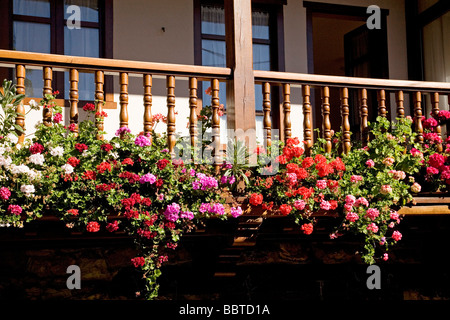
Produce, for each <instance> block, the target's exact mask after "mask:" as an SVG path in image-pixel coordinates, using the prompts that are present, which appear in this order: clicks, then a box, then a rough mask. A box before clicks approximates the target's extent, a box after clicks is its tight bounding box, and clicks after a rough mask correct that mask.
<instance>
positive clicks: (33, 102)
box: [28, 99, 39, 108]
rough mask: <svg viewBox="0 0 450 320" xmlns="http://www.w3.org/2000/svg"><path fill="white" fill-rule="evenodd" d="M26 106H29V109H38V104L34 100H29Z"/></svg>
mask: <svg viewBox="0 0 450 320" xmlns="http://www.w3.org/2000/svg"><path fill="white" fill-rule="evenodd" d="M28 105H29V106H30V107H32V108H37V107H39V105H38V103H37V102H36V101H34V99H31V100H30V101H29V102H28Z"/></svg>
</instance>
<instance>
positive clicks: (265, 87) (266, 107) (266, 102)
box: [262, 82, 272, 147]
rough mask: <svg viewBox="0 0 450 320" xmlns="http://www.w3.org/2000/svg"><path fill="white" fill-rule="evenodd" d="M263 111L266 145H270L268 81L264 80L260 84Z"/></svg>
mask: <svg viewBox="0 0 450 320" xmlns="http://www.w3.org/2000/svg"><path fill="white" fill-rule="evenodd" d="M262 94H263V112H264V119H263V125H264V132H265V134H266V146H267V147H270V146H271V145H272V119H271V118H270V83H269V82H264V83H263V85H262Z"/></svg>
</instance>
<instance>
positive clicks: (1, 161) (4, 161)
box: [0, 156, 12, 167]
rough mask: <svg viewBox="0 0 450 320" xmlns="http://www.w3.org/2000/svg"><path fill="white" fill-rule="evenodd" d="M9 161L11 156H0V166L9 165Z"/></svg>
mask: <svg viewBox="0 0 450 320" xmlns="http://www.w3.org/2000/svg"><path fill="white" fill-rule="evenodd" d="M11 163H12V159H11V157H9V156H8V157H7V158H5V157H4V156H0V167H2V166H3V167H8V166H9V165H11Z"/></svg>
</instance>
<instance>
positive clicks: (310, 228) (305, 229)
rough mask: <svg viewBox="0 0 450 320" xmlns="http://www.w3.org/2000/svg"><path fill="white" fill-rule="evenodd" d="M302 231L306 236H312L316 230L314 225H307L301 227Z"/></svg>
mask: <svg viewBox="0 0 450 320" xmlns="http://www.w3.org/2000/svg"><path fill="white" fill-rule="evenodd" d="M301 229H302V231H303V233H304V234H311V233H312V232H313V230H314V226H313V225H312V223H305V224H303V225H302V226H301Z"/></svg>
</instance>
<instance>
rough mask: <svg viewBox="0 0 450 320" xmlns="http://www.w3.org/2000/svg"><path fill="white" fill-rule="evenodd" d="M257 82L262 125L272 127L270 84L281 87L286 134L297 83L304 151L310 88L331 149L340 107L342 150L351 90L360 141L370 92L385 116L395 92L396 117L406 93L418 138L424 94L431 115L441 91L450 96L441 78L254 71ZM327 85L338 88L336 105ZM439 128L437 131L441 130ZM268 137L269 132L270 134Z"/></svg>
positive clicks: (309, 129) (365, 135) (308, 138)
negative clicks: (335, 113)
mask: <svg viewBox="0 0 450 320" xmlns="http://www.w3.org/2000/svg"><path fill="white" fill-rule="evenodd" d="M254 75H255V81H256V83H259V84H262V88H263V92H262V93H263V96H264V106H263V110H264V129H265V130H269V131H270V129H271V122H270V100H269V96H270V89H271V87H273V86H280V87H281V88H282V106H283V124H284V136H285V138H288V137H290V135H291V126H292V122H291V118H290V105H291V101H290V92H291V87H300V88H301V90H302V99H303V101H301V103H302V105H303V116H304V117H303V140H304V141H305V142H306V144H305V149H306V150H305V151H306V152H307V153H308V152H309V150H310V148H311V146H312V144H313V130H314V128H313V106H312V104H311V91H312V89H313V88H315V89H317V90H318V91H319V92H320V100H321V101H320V103H319V104H317V105H316V107H320V111H321V116H322V119H320V120H321V121H320V122H321V123H322V128H321V129H322V130H321V134H322V138H324V139H325V140H326V146H325V149H326V150H327V151H331V134H330V132H331V119H330V114H331V111H332V109H331V108H336V107H338V108H340V116H341V121H340V125H341V127H342V131H343V142H342V150H343V151H344V152H345V153H348V152H349V151H350V148H351V141H350V135H351V130H350V119H349V117H350V109H349V100H350V98H351V97H350V94H349V92H350V90H353V93H357V99H354V100H356V101H354V104H355V105H356V107H357V110H355V111H357V112H358V117H359V123H360V128H359V130H358V131H359V132H360V139H361V141H362V143H363V144H365V143H367V142H368V141H369V132H368V130H367V128H368V119H369V113H368V99H369V98H368V96H369V94H370V93H373V94H376V100H377V101H376V102H377V105H376V106H374V107H376V108H377V115H378V116H382V117H386V116H387V114H388V110H387V103H389V102H390V101H388V100H390V94H394V95H395V103H396V108H395V110H396V114H395V117H404V116H405V97H406V96H407V95H409V98H410V99H409V101H410V102H411V103H412V108H411V111H412V114H411V116H412V117H413V119H414V127H415V130H416V132H417V133H418V140H419V142H423V128H422V122H421V118H422V117H426V115H425V114H424V111H423V110H424V108H425V105H424V101H423V98H422V95H423V94H430V97H431V104H432V106H431V111H432V114H433V116H437V114H438V113H439V110H440V109H439V99H440V97H441V96H443V95H447V96H449V97H450V83H443V82H425V81H405V80H391V79H370V78H356V77H339V76H324V75H315V74H300V73H286V72H272V71H256V70H255V71H254ZM330 88H337V89H338V90H339V100H340V105H339V106H331V105H330ZM449 101H450V99H449ZM440 132H441V131H440V128H438V133H440ZM269 137H270V134H269Z"/></svg>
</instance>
